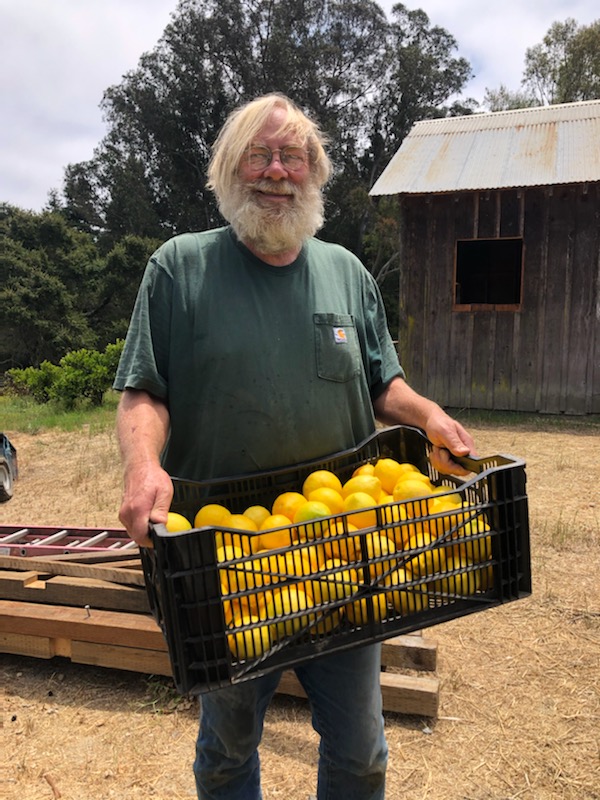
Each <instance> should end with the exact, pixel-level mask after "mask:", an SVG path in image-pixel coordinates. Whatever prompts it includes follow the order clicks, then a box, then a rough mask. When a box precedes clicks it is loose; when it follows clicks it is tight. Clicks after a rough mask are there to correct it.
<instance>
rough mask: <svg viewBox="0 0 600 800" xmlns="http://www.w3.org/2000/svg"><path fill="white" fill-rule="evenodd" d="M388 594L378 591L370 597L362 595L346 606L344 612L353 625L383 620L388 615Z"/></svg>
mask: <svg viewBox="0 0 600 800" xmlns="http://www.w3.org/2000/svg"><path fill="white" fill-rule="evenodd" d="M387 612H388V609H387V596H386V593H385V592H377V593H375V594H373V595H370V596H368V597H361V598H360V599H359V600H354V601H353V602H352V603H348V604H347V605H345V606H344V614H345V615H346V616H347V617H348V619H349V620H350V622H351V623H352V624H353V625H368V624H369V623H371V622H373V623H377V622H381V620H382V619H385V617H386V616H387Z"/></svg>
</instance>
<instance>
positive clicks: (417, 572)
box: [404, 531, 447, 578]
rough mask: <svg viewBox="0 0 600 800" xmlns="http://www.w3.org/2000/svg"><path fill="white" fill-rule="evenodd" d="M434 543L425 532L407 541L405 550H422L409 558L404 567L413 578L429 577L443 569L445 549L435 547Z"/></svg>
mask: <svg viewBox="0 0 600 800" xmlns="http://www.w3.org/2000/svg"><path fill="white" fill-rule="evenodd" d="M435 541H436V540H435V539H434V538H433V537H432V536H431V535H430V534H429V533H427V532H426V531H423V532H421V533H416V534H415V535H414V536H411V537H410V539H409V540H408V544H407V550H417V549H421V548H424V549H423V551H422V552H420V553H417V554H415V555H413V557H412V558H409V560H408V561H407V562H406V564H405V565H404V566H405V568H406V569H408V570H410V571H411V573H412V574H413V576H414V577H415V578H422V577H429V576H432V575H435V574H436V573H437V572H442V571H443V570H444V569H445V566H446V550H447V548H445V547H436V546H435Z"/></svg>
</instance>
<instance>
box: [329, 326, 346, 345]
mask: <svg viewBox="0 0 600 800" xmlns="http://www.w3.org/2000/svg"><path fill="white" fill-rule="evenodd" d="M333 338H334V340H335V342H336V344H346V343H347V342H348V337H347V336H346V329H345V328H334V329H333Z"/></svg>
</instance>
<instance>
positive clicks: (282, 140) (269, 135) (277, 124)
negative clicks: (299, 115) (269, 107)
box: [252, 108, 301, 145]
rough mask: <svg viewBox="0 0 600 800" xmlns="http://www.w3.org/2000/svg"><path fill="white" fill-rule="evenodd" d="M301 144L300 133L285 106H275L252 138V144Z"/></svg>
mask: <svg viewBox="0 0 600 800" xmlns="http://www.w3.org/2000/svg"><path fill="white" fill-rule="evenodd" d="M290 143H294V144H300V143H301V142H300V137H299V133H298V131H297V130H296V126H295V125H294V124H293V122H292V121H291V120H288V113H287V111H286V110H285V109H284V108H275V109H274V110H273V111H272V112H271V113H270V114H269V116H268V117H267V119H266V120H265V122H264V123H263V125H262V126H261V127H260V128H259V130H258V131H257V133H256V135H255V136H254V137H253V139H252V144H265V145H273V144H277V145H280V144H284V145H285V144H290Z"/></svg>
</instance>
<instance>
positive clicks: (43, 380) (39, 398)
mask: <svg viewBox="0 0 600 800" xmlns="http://www.w3.org/2000/svg"><path fill="white" fill-rule="evenodd" d="M59 372H60V367H58V366H57V365H56V364H51V363H50V361H42V363H41V364H40V366H39V367H25V369H11V370H9V371H8V372H7V373H6V375H7V378H8V380H9V387H10V388H11V389H12V391H14V393H15V394H18V395H29V396H31V397H33V399H34V400H35V401H36V403H47V402H48V401H49V400H50V399H51V390H52V386H53V385H54V383H55V381H56V379H57V377H58V373H59Z"/></svg>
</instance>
